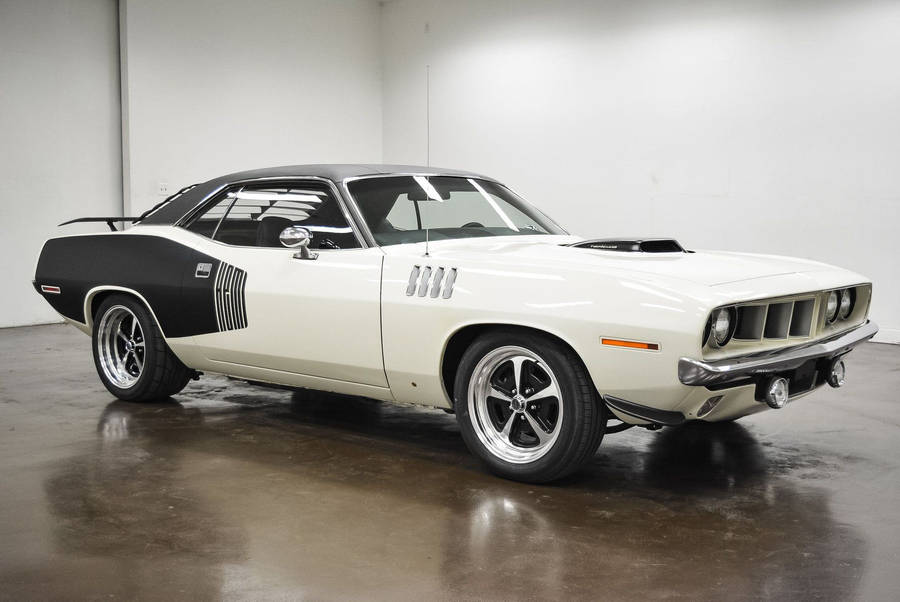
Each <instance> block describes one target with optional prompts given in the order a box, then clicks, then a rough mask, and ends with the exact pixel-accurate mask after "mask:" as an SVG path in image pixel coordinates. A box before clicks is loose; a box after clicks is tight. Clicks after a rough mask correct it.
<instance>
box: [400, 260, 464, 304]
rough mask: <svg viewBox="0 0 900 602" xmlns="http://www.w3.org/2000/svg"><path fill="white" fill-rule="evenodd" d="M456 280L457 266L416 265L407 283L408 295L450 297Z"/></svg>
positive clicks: (435, 297)
mask: <svg viewBox="0 0 900 602" xmlns="http://www.w3.org/2000/svg"><path fill="white" fill-rule="evenodd" d="M455 282H456V268H445V267H442V266H439V267H436V268H432V267H431V266H430V265H426V266H420V265H414V266H413V268H412V270H410V272H409V280H408V281H407V283H406V296H407V297H412V296H414V295H416V296H419V297H430V298H432V299H437V298H438V297H440V298H442V299H449V298H450V296H451V295H453V285H454V283H455Z"/></svg>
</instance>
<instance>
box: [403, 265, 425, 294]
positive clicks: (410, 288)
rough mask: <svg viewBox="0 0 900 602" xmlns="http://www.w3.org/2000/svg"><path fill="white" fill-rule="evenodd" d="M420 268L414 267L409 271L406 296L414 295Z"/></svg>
mask: <svg viewBox="0 0 900 602" xmlns="http://www.w3.org/2000/svg"><path fill="white" fill-rule="evenodd" d="M420 269H422V268H421V266H417V265H414V266H413V268H412V269H411V270H410V271H409V282H407V284H406V296H407V297H412V296H413V295H415V294H416V284H417V283H418V282H419V270H420Z"/></svg>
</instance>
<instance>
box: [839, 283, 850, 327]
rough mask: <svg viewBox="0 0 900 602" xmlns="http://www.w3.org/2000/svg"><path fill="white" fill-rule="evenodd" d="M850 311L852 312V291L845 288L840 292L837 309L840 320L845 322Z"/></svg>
mask: <svg viewBox="0 0 900 602" xmlns="http://www.w3.org/2000/svg"><path fill="white" fill-rule="evenodd" d="M851 311H853V291H851V290H850V289H849V288H845V289H844V290H842V291H841V306H840V308H839V309H838V316H840V318H841V320H846V319H847V317H848V316H849V315H850V312H851Z"/></svg>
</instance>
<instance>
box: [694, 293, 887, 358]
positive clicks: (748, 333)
mask: <svg viewBox="0 0 900 602" xmlns="http://www.w3.org/2000/svg"><path fill="white" fill-rule="evenodd" d="M848 288H850V289H853V298H854V299H855V300H854V304H853V306H852V309H851V310H850V315H849V316H847V317H846V318H844V319H836V320H834V321H833V322H828V321H827V320H826V319H825V307H826V301H827V299H828V294H829V293H830V292H831V289H830V290H824V291H816V292H810V293H798V294H796V295H787V296H784V297H778V298H773V299H764V300H760V301H748V302H746V303H736V304H734V305H731V306H726V307H732V308H733V309H734V315H735V326H734V335H733V336H732V338H731V340H730V341H729V342H728V343H726V344H725V345H724V346H722V347H719V346H717V345H715V344H714V343H713V342H712V337H706V339H705V343H704V348H703V349H704V356H705V357H723V356H727V355H734V354H738V353H747V352H751V353H752V352H755V351H763V350H766V349H773V348H778V347H781V346H787V345H795V344H799V343H803V342H804V341H808V340H814V339H816V338H820V337H825V336H830V335H832V334H837V333H839V332H841V331H843V330H847V329H849V328H853V327H855V326H859V325H860V324H862V323H864V322H865V320H866V316H867V315H868V313H869V302H870V301H871V297H872V285H871V284H861V285H858V286H855V287H848Z"/></svg>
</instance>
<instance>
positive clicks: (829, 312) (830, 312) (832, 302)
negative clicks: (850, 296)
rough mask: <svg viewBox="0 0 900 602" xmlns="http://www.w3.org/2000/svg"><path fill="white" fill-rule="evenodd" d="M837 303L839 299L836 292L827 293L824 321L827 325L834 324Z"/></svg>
mask: <svg viewBox="0 0 900 602" xmlns="http://www.w3.org/2000/svg"><path fill="white" fill-rule="evenodd" d="M839 303H840V299H838V294H837V291H831V292H830V293H828V303H826V304H825V321H826V322H828V323H829V324H831V323H832V322H834V319H835V318H837V312H838V304H839Z"/></svg>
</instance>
